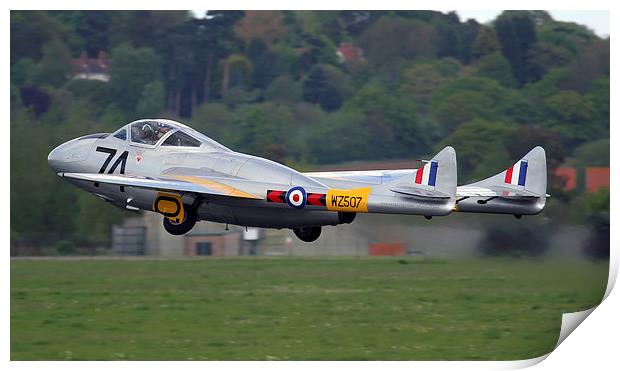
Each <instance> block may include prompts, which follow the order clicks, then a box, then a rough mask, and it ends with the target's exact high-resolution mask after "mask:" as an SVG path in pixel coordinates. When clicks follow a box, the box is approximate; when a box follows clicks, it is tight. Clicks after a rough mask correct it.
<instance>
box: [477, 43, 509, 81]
mask: <svg viewBox="0 0 620 371" xmlns="http://www.w3.org/2000/svg"><path fill="white" fill-rule="evenodd" d="M476 75H477V76H481V77H487V78H490V79H493V80H496V81H497V82H499V83H500V84H502V85H504V86H506V87H509V88H511V87H515V86H516V84H517V82H516V80H515V78H514V77H513V76H512V70H511V68H510V63H508V61H507V60H506V58H504V56H503V55H502V54H501V53H500V52H494V53H490V54H487V55H485V56H484V57H481V58H480V59H479V60H478V62H477V63H476Z"/></svg>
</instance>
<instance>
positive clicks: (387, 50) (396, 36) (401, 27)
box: [358, 16, 437, 74]
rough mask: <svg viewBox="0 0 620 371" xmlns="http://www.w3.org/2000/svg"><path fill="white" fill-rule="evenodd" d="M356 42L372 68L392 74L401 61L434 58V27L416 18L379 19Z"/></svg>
mask: <svg viewBox="0 0 620 371" xmlns="http://www.w3.org/2000/svg"><path fill="white" fill-rule="evenodd" d="M358 41H359V44H360V46H361V47H362V48H363V49H364V55H365V56H366V57H367V59H368V60H369V61H370V63H371V64H372V65H374V66H381V67H382V68H383V69H385V70H387V71H390V72H391V73H392V74H394V72H395V71H394V68H396V67H397V66H398V65H399V63H400V61H401V59H405V60H415V59H416V58H434V57H435V56H436V55H437V34H436V32H435V29H434V27H433V26H431V25H430V24H428V23H425V22H422V21H419V20H416V19H406V18H393V17H386V16H384V17H381V18H380V19H379V20H377V21H376V22H374V23H373V24H372V25H371V26H370V27H369V28H368V29H367V30H366V31H365V32H364V33H363V34H362V35H361V36H360V37H359V39H358Z"/></svg>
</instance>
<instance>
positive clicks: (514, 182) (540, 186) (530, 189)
mask: <svg viewBox="0 0 620 371" xmlns="http://www.w3.org/2000/svg"><path fill="white" fill-rule="evenodd" d="M470 185H471V186H479V187H487V188H501V189H512V190H515V191H516V192H519V191H525V192H526V193H530V194H532V195H536V196H539V197H540V196H545V195H546V192H547V157H546V155H545V150H544V149H543V148H542V147H540V146H538V147H534V148H533V149H532V150H531V151H529V152H528V153H527V154H526V155H525V156H523V158H522V159H520V160H519V161H517V163H516V164H514V165H512V166H511V167H509V168H508V169H506V170H504V171H503V172H501V173H499V174H497V175H494V176H492V177H490V178H487V179H485V180H482V181H479V182H476V183H473V184H470Z"/></svg>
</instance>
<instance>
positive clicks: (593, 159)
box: [573, 138, 610, 169]
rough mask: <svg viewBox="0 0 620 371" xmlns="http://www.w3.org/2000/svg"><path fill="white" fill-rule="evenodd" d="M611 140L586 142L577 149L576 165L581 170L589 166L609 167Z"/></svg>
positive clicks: (575, 155)
mask: <svg viewBox="0 0 620 371" xmlns="http://www.w3.org/2000/svg"><path fill="white" fill-rule="evenodd" d="M609 154H610V141H609V138H604V139H599V140H595V141H592V142H586V143H584V144H582V145H580V146H579V147H577V148H575V153H574V156H573V157H574V159H575V165H576V166H577V167H579V168H581V169H583V168H586V167H588V166H609Z"/></svg>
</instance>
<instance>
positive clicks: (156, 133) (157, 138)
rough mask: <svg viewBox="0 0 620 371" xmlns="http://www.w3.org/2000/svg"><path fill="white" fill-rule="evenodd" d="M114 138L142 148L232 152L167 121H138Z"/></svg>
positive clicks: (117, 133) (196, 132) (183, 126)
mask: <svg viewBox="0 0 620 371" xmlns="http://www.w3.org/2000/svg"><path fill="white" fill-rule="evenodd" d="M113 136H114V137H115V138H118V139H121V140H127V139H129V142H130V144H132V145H138V146H141V147H156V146H161V147H162V148H171V147H186V148H201V149H204V150H207V151H230V150H229V149H228V148H226V147H224V146H222V145H221V144H219V143H217V142H216V141H214V140H212V139H210V138H208V137H207V136H205V135H204V134H202V133H200V132H198V131H196V130H194V129H192V128H190V127H188V126H185V125H183V124H181V123H178V122H176V121H172V120H165V119H144V120H137V121H134V122H131V123H129V124H127V125H125V126H124V127H123V128H121V129H119V130H118V131H117V132H115V133H114V134H113ZM128 137H129V138H128Z"/></svg>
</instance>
